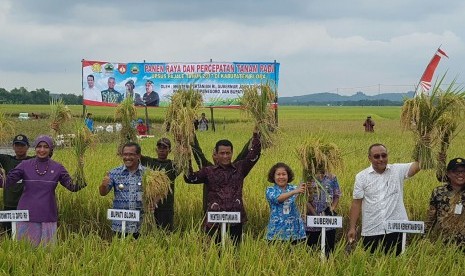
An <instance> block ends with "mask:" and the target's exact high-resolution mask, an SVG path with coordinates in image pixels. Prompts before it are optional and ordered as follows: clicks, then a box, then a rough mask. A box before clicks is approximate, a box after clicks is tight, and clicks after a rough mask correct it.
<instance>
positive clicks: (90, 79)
mask: <svg viewBox="0 0 465 276" xmlns="http://www.w3.org/2000/svg"><path fill="white" fill-rule="evenodd" d="M87 86H88V88H85V89H84V91H83V92H82V93H83V95H84V100H89V101H95V102H101V101H102V95H101V94H100V91H99V90H97V87H95V78H94V75H88V76H87Z"/></svg>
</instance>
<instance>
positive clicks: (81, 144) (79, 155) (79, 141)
mask: <svg viewBox="0 0 465 276" xmlns="http://www.w3.org/2000/svg"><path fill="white" fill-rule="evenodd" d="M94 143H95V140H94V136H93V135H92V133H91V132H90V130H89V128H88V127H87V126H86V125H85V124H83V123H79V124H76V125H75V136H74V138H73V140H72V145H73V154H74V156H75V157H76V161H77V166H76V172H75V173H74V175H73V183H76V184H78V185H86V183H87V182H86V177H85V174H84V155H85V153H86V151H87V149H89V148H90V147H92V146H93V145H94Z"/></svg>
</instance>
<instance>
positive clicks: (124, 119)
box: [115, 98, 137, 155]
mask: <svg viewBox="0 0 465 276" xmlns="http://www.w3.org/2000/svg"><path fill="white" fill-rule="evenodd" d="M136 116H137V111H136V108H135V107H134V103H133V101H132V99H131V98H126V99H124V100H123V101H122V102H121V103H120V104H119V105H118V106H117V107H116V110H115V119H116V120H119V121H120V122H121V126H122V128H121V131H120V133H119V145H118V150H117V151H118V152H117V154H118V155H120V154H121V151H122V150H123V146H124V144H126V143H127V142H137V130H136V129H135V128H134V127H133V126H132V122H133V121H134V120H135V119H136Z"/></svg>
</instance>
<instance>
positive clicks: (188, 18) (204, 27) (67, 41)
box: [0, 0, 465, 95]
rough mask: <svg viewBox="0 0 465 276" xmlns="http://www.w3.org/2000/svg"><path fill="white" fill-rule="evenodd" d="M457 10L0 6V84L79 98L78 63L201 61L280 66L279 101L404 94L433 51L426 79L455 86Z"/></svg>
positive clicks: (411, 4)
mask: <svg viewBox="0 0 465 276" xmlns="http://www.w3.org/2000/svg"><path fill="white" fill-rule="evenodd" d="M464 13H465V4H464V3H461V2H459V1H454V2H451V3H447V5H446V4H444V3H441V2H432V3H428V5H425V3H424V1H398V0H394V1H389V2H386V3H377V2H373V1H367V0H366V1H362V0H358V1H296V0H291V1H277V0H270V1H264V0H260V1H243V0H238V1H223V0H216V1H213V0H211V1H210V0H204V1H135V2H132V1H120V0H117V1H111V2H107V1H105V2H100V1H89V0H84V1H71V2H69V1H68V2H66V1H52V0H48V1H32V0H15V1H13V0H10V1H2V2H1V3H0V43H1V45H2V51H1V52H0V87H4V88H6V89H12V88H13V87H19V86H26V87H29V88H32V87H33V88H45V89H48V90H50V91H51V92H52V93H59V92H70V93H79V92H80V91H81V87H80V86H81V67H80V66H81V64H80V61H81V59H89V60H108V61H113V62H142V61H144V60H146V61H152V62H202V61H209V60H210V59H212V60H213V61H274V60H276V61H277V62H280V63H281V74H280V85H279V89H280V93H282V95H302V94H308V93H316V92H322V91H344V92H341V93H347V94H351V93H352V94H353V93H355V92H356V90H357V89H358V87H366V86H370V87H371V86H375V87H378V88H379V87H380V86H379V85H380V84H382V85H384V86H383V87H388V86H389V85H390V86H391V87H396V85H398V86H397V87H400V88H399V89H407V87H411V86H413V85H415V83H416V82H418V79H419V77H420V76H421V74H422V73H423V70H424V68H425V67H426V64H427V63H428V61H429V59H430V58H431V57H432V55H433V53H434V51H435V50H436V48H437V47H438V46H439V45H442V48H443V49H444V50H445V51H446V52H447V53H448V54H449V56H450V59H448V60H447V59H446V60H443V61H441V63H440V65H439V67H438V70H437V74H443V73H444V72H445V71H446V70H448V74H449V75H450V76H451V78H453V77H455V76H456V75H459V79H458V80H459V82H463V81H462V79H463V76H461V73H462V71H463V69H462V68H463V66H462V64H461V61H462V60H464V59H465V45H464V41H463V40H464V39H463V38H464V35H465V34H464V30H463V28H462V26H463V25H464V24H463V23H464V21H465V20H464V19H463V14H464ZM343 88H347V89H343ZM352 88H353V89H352ZM378 88H376V89H375V90H374V92H372V93H377V91H376V90H377V89H378ZM386 89H388V88H386ZM389 89H390V88H389ZM399 92H401V91H399Z"/></svg>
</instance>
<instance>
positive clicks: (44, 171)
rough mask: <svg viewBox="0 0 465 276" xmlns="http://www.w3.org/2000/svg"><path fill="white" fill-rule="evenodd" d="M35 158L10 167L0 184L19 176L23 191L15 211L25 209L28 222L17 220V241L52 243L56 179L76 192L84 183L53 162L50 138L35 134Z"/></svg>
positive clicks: (15, 179)
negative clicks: (11, 168) (27, 213)
mask: <svg viewBox="0 0 465 276" xmlns="http://www.w3.org/2000/svg"><path fill="white" fill-rule="evenodd" d="M34 148H35V152H36V156H35V158H32V159H28V160H25V161H23V162H22V163H21V164H19V165H18V166H17V167H16V168H14V169H13V170H11V171H10V172H9V173H8V175H7V177H6V181H5V183H4V184H3V185H5V186H6V187H8V186H13V185H16V183H17V182H18V181H19V180H20V179H22V180H23V184H24V191H23V194H22V196H21V198H20V200H19V203H18V210H28V211H29V221H26V222H17V224H16V225H17V238H18V240H21V239H25V240H29V241H30V242H31V243H32V244H33V245H34V246H38V245H39V244H42V245H46V244H49V243H54V242H55V240H56V232H57V221H58V207H57V202H56V196H55V189H56V187H57V185H58V182H60V183H61V185H63V186H64V187H65V188H66V189H68V190H70V191H72V192H77V191H79V190H80V189H82V188H83V187H85V186H86V184H85V183H73V180H72V179H71V177H70V175H69V173H68V171H67V170H66V169H65V167H63V165H62V164H60V163H58V162H56V161H53V160H52V159H51V156H52V155H53V141H52V138H51V137H49V136H45V135H42V136H39V137H37V139H36V140H35V142H34Z"/></svg>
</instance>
